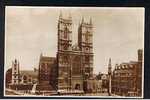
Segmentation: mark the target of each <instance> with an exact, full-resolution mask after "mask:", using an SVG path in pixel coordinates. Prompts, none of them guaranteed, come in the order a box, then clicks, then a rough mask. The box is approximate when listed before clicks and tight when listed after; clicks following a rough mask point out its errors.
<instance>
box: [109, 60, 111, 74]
mask: <svg viewBox="0 0 150 100" xmlns="http://www.w3.org/2000/svg"><path fill="white" fill-rule="evenodd" d="M108 74H109V75H111V58H109V63H108Z"/></svg>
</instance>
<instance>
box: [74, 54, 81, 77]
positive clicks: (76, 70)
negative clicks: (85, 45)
mask: <svg viewBox="0 0 150 100" xmlns="http://www.w3.org/2000/svg"><path fill="white" fill-rule="evenodd" d="M72 66H73V69H72V71H73V72H72V74H74V75H78V74H80V73H81V64H80V57H75V58H74V59H73V63H72Z"/></svg>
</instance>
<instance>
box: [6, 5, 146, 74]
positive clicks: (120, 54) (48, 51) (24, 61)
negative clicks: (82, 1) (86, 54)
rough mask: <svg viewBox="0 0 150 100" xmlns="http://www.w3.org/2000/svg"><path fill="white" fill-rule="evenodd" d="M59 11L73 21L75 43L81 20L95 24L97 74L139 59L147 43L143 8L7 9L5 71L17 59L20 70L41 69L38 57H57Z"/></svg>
mask: <svg viewBox="0 0 150 100" xmlns="http://www.w3.org/2000/svg"><path fill="white" fill-rule="evenodd" d="M60 12H62V13H63V17H64V18H67V17H68V16H69V14H70V15H71V16H72V20H73V29H72V30H73V33H72V34H73V44H74V43H76V42H77V28H78V25H79V23H80V22H81V19H82V17H84V18H85V21H86V22H89V20H90V17H91V18H92V21H93V26H94V28H93V44H94V48H93V49H94V72H95V73H98V72H107V65H108V60H109V58H111V59H112V67H113V68H114V65H115V64H116V63H118V64H119V63H122V62H129V61H130V60H133V61H136V60H137V49H139V48H143V44H144V8H133V7H132V8H102V7H101V8H98V7H97V8H94V7H93V8H76V7H72V8H63V7H61V8H58V7H57V8H55V7H12V6H7V7H6V13H5V20H6V21H5V70H6V69H8V68H10V67H11V63H12V60H14V59H15V58H16V59H18V60H19V61H20V67H21V69H26V70H29V69H33V68H34V67H36V68H38V62H39V56H40V54H41V53H43V55H45V56H53V57H55V56H56V51H57V23H58V17H59V14H60Z"/></svg>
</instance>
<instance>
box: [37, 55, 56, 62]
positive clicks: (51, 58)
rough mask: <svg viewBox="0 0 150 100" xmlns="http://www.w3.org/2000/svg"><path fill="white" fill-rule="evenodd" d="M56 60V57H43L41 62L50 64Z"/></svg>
mask: <svg viewBox="0 0 150 100" xmlns="http://www.w3.org/2000/svg"><path fill="white" fill-rule="evenodd" d="M55 60H56V57H48V56H41V57H40V61H48V62H54V61H55Z"/></svg>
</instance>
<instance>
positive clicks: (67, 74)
mask: <svg viewBox="0 0 150 100" xmlns="http://www.w3.org/2000/svg"><path fill="white" fill-rule="evenodd" d="M72 24H73V23H72V17H71V16H69V17H68V18H63V16H62V14H60V16H59V19H58V33H57V34H58V44H57V46H58V47H57V49H58V50H57V54H56V60H53V61H54V62H52V63H51V65H50V66H49V67H48V69H45V68H47V67H45V64H44V65H42V64H41V63H42V62H44V61H41V60H40V64H39V65H40V66H39V83H40V84H41V83H43V82H46V83H48V82H52V83H50V84H51V86H53V87H55V89H56V90H57V91H58V92H60V91H74V90H78V91H80V92H83V91H88V90H92V88H91V87H90V84H93V83H91V82H90V80H91V79H92V77H93V42H92V37H93V31H92V28H93V25H92V20H91V19H90V21H89V23H87V22H85V21H84V18H82V21H81V23H80V24H79V26H78V42H77V43H76V44H74V45H73V44H72ZM42 59H44V58H42ZM47 59H49V58H47ZM46 63H50V61H48V60H47V62H46ZM54 63H55V64H56V65H55V64H54ZM41 66H42V67H41ZM49 70H51V71H49ZM45 71H47V72H45ZM46 73H47V74H46ZM42 77H43V78H42ZM50 77H51V78H50ZM44 78H45V79H44ZM52 78H53V79H52Z"/></svg>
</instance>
